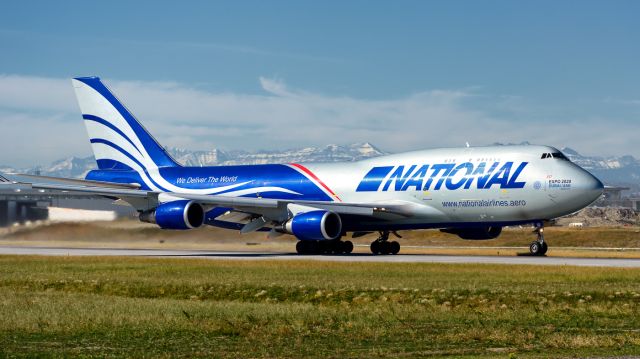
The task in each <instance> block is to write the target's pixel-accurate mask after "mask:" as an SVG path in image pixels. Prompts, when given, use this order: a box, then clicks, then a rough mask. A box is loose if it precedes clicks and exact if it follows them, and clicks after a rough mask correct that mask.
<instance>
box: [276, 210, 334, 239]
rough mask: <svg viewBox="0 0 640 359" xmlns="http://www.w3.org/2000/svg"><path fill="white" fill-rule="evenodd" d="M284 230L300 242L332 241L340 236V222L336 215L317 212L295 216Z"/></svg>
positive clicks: (321, 211) (286, 224)
mask: <svg viewBox="0 0 640 359" xmlns="http://www.w3.org/2000/svg"><path fill="white" fill-rule="evenodd" d="M284 229H285V231H286V232H287V233H289V234H293V235H294V236H296V238H298V239H299V240H302V241H322V240H332V239H336V238H339V237H340V235H341V234H342V221H341V220H340V216H339V215H338V214H336V213H333V212H329V211H323V210H317V211H310V212H304V213H298V214H296V215H295V216H294V217H293V218H291V219H290V220H289V221H288V222H287V223H285V225H284Z"/></svg>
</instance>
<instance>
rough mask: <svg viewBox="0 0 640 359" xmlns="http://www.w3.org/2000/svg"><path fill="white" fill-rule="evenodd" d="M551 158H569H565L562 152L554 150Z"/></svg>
mask: <svg viewBox="0 0 640 359" xmlns="http://www.w3.org/2000/svg"><path fill="white" fill-rule="evenodd" d="M552 155H553V158H557V159H560V160H565V161H569V159H568V158H567V156H565V155H564V154H563V153H562V152H554V153H552Z"/></svg>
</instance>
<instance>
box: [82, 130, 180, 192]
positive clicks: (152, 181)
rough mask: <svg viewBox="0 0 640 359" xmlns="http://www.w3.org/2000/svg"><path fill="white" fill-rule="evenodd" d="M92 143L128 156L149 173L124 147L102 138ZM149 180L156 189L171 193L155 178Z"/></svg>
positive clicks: (95, 139) (93, 139)
mask: <svg viewBox="0 0 640 359" xmlns="http://www.w3.org/2000/svg"><path fill="white" fill-rule="evenodd" d="M90 141H91V143H102V144H104V145H107V146H109V147H111V148H113V149H114V150H116V151H118V152H120V153H122V154H123V155H125V156H127V157H128V158H129V159H130V160H132V161H133V162H135V163H136V164H137V165H138V166H140V168H142V170H143V171H145V172H147V168H146V167H145V166H144V165H143V164H142V163H140V161H138V160H137V159H136V158H135V157H133V156H132V155H131V154H130V153H129V152H127V151H126V150H125V149H123V148H122V147H120V146H118V145H116V144H115V143H113V142H111V141H107V140H105V139H102V138H92V139H91V140H90ZM147 177H148V178H149V181H151V183H153V184H154V185H155V186H156V187H158V188H160V189H161V190H163V191H165V192H170V191H168V190H167V189H165V188H163V187H162V186H160V185H159V184H157V183H156V181H154V180H153V178H151V176H147Z"/></svg>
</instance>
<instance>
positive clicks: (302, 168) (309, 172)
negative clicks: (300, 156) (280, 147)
mask: <svg viewBox="0 0 640 359" xmlns="http://www.w3.org/2000/svg"><path fill="white" fill-rule="evenodd" d="M291 165H292V166H294V167H296V168H297V169H299V170H301V171H302V172H304V173H306V174H307V175H308V176H309V177H311V178H313V179H314V180H316V182H318V183H320V185H321V186H322V187H323V188H324V189H326V190H327V192H329V193H331V195H332V196H334V197H335V198H337V199H338V201H340V202H342V200H341V199H340V197H338V195H337V194H335V192H333V191H332V190H331V188H329V187H328V186H327V185H326V184H324V182H322V180H320V178H318V176H316V175H315V174H313V172H311V171H310V170H309V169H308V168H307V167H305V166H303V165H301V164H298V163H292V164H291Z"/></svg>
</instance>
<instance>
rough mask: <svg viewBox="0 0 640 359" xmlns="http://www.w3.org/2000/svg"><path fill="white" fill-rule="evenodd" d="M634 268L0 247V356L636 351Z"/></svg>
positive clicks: (638, 303)
mask: <svg viewBox="0 0 640 359" xmlns="http://www.w3.org/2000/svg"><path fill="white" fill-rule="evenodd" d="M638 279H640V270H636V269H612V268H576V267H533V266H500V265H446V264H383V263H353V264H350V263H331V262H311V261H231V260H230V261H208V260H191V259H189V260H183V259H145V258H142V259H141V258H105V257H101V258H91V257H86V258H79V257H53V258H45V257H14V256H3V257H0V356H9V357H23V356H83V357H108V356H118V357H119V356H135V357H157V356H160V357H163V356H166V357H176V356H178V357H180V356H181V357H194V356H206V357H210V356H213V357H229V358H236V357H291V358H298V357H302V356H307V357H323V358H324V357H335V358H344V357H366V358H370V357H416V356H427V355H431V356H443V357H444V356H447V357H452V356H453V357H461V356H462V357H464V356H466V357H478V356H487V357H505V358H506V357H508V356H517V357H571V356H594V355H607V356H613V355H629V354H640V315H638V314H639V313H638V312H639V308H640V284H639V283H638Z"/></svg>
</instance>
